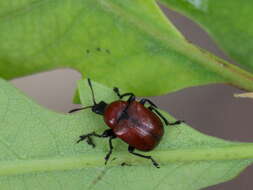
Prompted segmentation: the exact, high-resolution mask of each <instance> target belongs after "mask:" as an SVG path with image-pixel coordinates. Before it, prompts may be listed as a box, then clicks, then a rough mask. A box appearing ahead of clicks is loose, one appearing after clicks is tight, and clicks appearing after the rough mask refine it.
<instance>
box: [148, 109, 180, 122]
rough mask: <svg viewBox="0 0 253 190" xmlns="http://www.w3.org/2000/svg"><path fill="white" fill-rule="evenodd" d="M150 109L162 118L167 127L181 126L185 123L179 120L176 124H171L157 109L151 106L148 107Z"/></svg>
mask: <svg viewBox="0 0 253 190" xmlns="http://www.w3.org/2000/svg"><path fill="white" fill-rule="evenodd" d="M148 109H150V110H151V111H153V112H155V113H156V114H157V115H158V116H159V117H160V118H162V120H163V121H164V123H165V124H166V125H179V124H181V123H183V122H184V121H181V120H177V121H175V122H169V121H168V120H167V119H166V118H165V117H164V116H163V115H162V114H161V113H160V112H159V111H158V110H157V109H156V108H154V107H152V106H150V107H148Z"/></svg>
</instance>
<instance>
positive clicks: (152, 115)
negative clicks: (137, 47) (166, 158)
mask: <svg viewBox="0 0 253 190" xmlns="http://www.w3.org/2000/svg"><path fill="white" fill-rule="evenodd" d="M88 84H89V86H90V89H91V92H92V99H93V103H94V105H92V106H87V107H84V108H78V109H74V110H71V111H70V112H69V113H72V112H75V111H79V110H83V109H87V108H91V110H92V112H94V113H96V114H99V115H103V116H104V121H105V123H106V124H107V125H108V127H110V129H107V130H105V131H104V132H103V133H102V134H97V133H95V132H92V133H88V134H84V135H81V136H80V139H79V140H78V141H77V143H79V142H81V141H83V140H86V141H87V143H88V144H89V145H91V146H93V147H95V144H94V143H93V141H92V138H91V137H100V138H109V148H110V150H109V152H108V153H107V154H106V156H105V164H106V163H107V161H108V160H109V158H110V156H111V154H112V150H113V145H112V140H113V139H115V138H120V139H122V140H123V141H125V142H126V143H127V144H129V146H128V151H129V152H130V153H131V154H133V155H135V156H139V157H142V158H146V159H149V160H151V161H152V163H153V165H154V166H155V167H157V168H159V164H158V163H157V162H156V161H155V160H154V159H153V158H152V157H151V156H146V155H143V154H139V153H136V152H134V150H135V149H137V150H141V151H151V150H153V149H154V148H155V147H156V146H157V145H158V144H159V142H160V141H161V139H162V136H163V134H164V128H163V123H162V121H161V119H162V120H163V121H164V123H165V125H178V124H180V123H181V122H182V121H176V122H173V123H170V122H169V121H168V120H167V119H166V118H165V117H164V116H163V115H162V114H161V113H160V112H159V111H158V110H157V106H156V105H155V104H154V103H153V102H151V101H150V100H148V99H145V98H143V99H141V100H140V101H137V100H136V98H135V96H134V94H133V93H125V94H120V92H119V89H118V88H114V89H113V90H114V92H115V93H116V94H117V95H118V97H119V100H117V101H114V102H111V103H110V104H107V103H105V102H104V101H101V102H99V103H96V101H95V97H94V91H93V88H92V85H91V81H90V79H88ZM123 97H128V99H127V101H124V100H122V98H123ZM145 104H147V105H148V107H145V106H144V105H145Z"/></svg>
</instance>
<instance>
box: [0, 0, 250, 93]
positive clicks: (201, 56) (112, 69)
mask: <svg viewBox="0 0 253 190" xmlns="http://www.w3.org/2000/svg"><path fill="white" fill-rule="evenodd" d="M60 67H70V68H73V69H77V70H78V71H80V72H81V73H82V74H84V76H89V77H91V78H94V79H96V80H97V81H99V82H101V83H103V84H107V86H120V87H122V88H124V89H126V90H128V91H132V92H135V93H136V94H138V95H142V96H149V95H158V94H164V93H168V92H170V91H175V90H179V89H182V88H186V87H190V86H196V85H204V84H209V83H230V84H232V85H235V86H238V87H240V88H242V89H246V90H253V76H252V75H251V74H250V73H247V72H246V71H243V70H241V69H239V68H237V67H235V66H233V65H230V64H228V63H226V62H224V61H223V60H221V59H219V58H216V57H214V56H212V55H210V54H209V53H207V52H205V51H204V50H201V49H199V48H197V47H195V46H193V45H192V44H190V43H188V42H187V41H186V40H185V39H184V37H183V36H182V35H181V34H180V33H179V32H178V31H177V30H176V28H175V27H174V26H173V25H172V24H171V22H170V21H169V20H167V19H166V17H165V16H164V15H163V13H162V12H161V10H160V9H159V7H158V5H157V4H156V2H155V1H153V0H145V1H144V0H136V1H131V0H124V1H122V0H76V1H73V0H51V1H49V0H44V1H42V0H36V1H34V0H22V1H20V0H10V1H1V2H0V76H1V77H3V78H5V79H10V78H13V77H18V76H24V75H27V74H31V73H34V72H40V71H44V70H49V69H55V68H60ZM147 84H148V85H147Z"/></svg>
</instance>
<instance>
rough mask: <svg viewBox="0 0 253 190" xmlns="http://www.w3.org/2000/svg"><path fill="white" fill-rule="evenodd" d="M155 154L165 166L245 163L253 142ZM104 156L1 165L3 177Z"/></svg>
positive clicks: (120, 158)
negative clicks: (196, 162) (196, 163)
mask: <svg viewBox="0 0 253 190" xmlns="http://www.w3.org/2000/svg"><path fill="white" fill-rule="evenodd" d="M146 154H147V153H146ZM152 155H153V157H154V158H155V159H156V160H157V161H158V162H159V163H161V164H165V163H168V162H192V161H214V160H224V161H225V160H241V159H242V160H245V159H251V158H253V143H250V144H244V143H242V144H239V145H237V144H236V145H231V146H228V145H226V146H224V147H216V148H190V149H180V150H163V151H153V152H152ZM104 156H105V153H102V152H101V153H97V152H96V153H89V154H84V155H78V156H66V157H64V156H63V157H55V158H47V159H37V160H36V159H33V160H15V161H2V162H0V176H10V175H17V174H24V173H32V172H49V171H61V170H73V169H81V168H89V167H98V166H104ZM113 157H116V158H117V159H115V160H113V161H109V163H108V166H119V165H120V164H121V163H122V162H127V163H129V164H133V165H135V164H136V163H138V164H145V165H147V164H150V163H149V161H147V160H145V159H142V158H138V157H136V156H133V155H130V154H129V153H128V152H115V153H113Z"/></svg>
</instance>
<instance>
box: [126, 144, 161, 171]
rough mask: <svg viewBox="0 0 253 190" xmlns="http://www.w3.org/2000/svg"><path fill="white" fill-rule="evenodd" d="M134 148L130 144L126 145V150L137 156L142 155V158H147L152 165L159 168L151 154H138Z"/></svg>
mask: <svg viewBox="0 0 253 190" xmlns="http://www.w3.org/2000/svg"><path fill="white" fill-rule="evenodd" d="M134 150H135V148H134V147H132V146H129V147H128V152H130V153H131V154H133V155H135V156H139V157H142V158H146V159H149V160H151V161H152V163H153V165H154V166H155V167H157V168H160V167H159V164H158V163H157V162H156V161H155V160H154V159H153V158H152V156H145V155H142V154H139V153H136V152H134Z"/></svg>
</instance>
